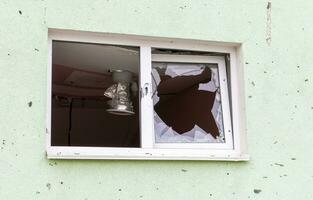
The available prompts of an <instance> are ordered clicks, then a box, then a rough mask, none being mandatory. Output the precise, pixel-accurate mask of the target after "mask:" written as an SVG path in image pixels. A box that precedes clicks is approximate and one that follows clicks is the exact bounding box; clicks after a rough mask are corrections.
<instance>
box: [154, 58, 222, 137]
mask: <svg viewBox="0 0 313 200" xmlns="http://www.w3.org/2000/svg"><path fill="white" fill-rule="evenodd" d="M217 67H218V66H217V65H216V64H189V63H188V64H187V63H167V62H153V64H152V85H153V103H154V128H155V141H156V143H224V142H225V139H224V129H223V117H222V105H221V94H220V82H219V74H218V68H217Z"/></svg>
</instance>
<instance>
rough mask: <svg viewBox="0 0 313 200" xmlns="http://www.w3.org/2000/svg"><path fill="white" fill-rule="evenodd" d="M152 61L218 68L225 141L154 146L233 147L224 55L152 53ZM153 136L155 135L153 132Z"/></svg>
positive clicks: (190, 147) (159, 146)
mask: <svg viewBox="0 0 313 200" xmlns="http://www.w3.org/2000/svg"><path fill="white" fill-rule="evenodd" d="M151 60H152V62H173V63H194V64H197V63H198V64H216V65H217V69H218V76H219V84H220V92H221V99H222V100H221V103H222V112H223V129H224V130H223V132H224V137H225V143H156V142H154V147H155V148H186V149H193V148H205V149H233V148H234V145H233V131H232V124H231V118H230V107H229V97H228V84H227V72H226V63H225V62H226V61H225V57H224V56H196V55H166V54H152V58H151ZM153 137H154V138H155V135H154V133H153Z"/></svg>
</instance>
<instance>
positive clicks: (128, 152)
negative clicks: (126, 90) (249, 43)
mask: <svg viewBox="0 0 313 200" xmlns="http://www.w3.org/2000/svg"><path fill="white" fill-rule="evenodd" d="M53 40H60V41H72V42H85V43H98V44H111V45H127V46H137V47H140V87H141V88H142V89H143V88H146V89H147V91H148V94H146V95H142V98H141V106H140V108H141V109H140V121H141V123H140V129H141V133H140V137H141V147H140V148H116V147H77V146H66V147H64V146H51V95H52V41H53ZM152 48H165V49H166V48H167V49H177V50H190V51H206V52H216V53H224V54H228V55H229V57H228V58H229V61H230V67H229V69H230V85H231V90H230V91H231V92H230V94H229V97H230V99H231V102H230V103H231V109H230V108H229V106H227V104H228V105H229V99H228V95H225V93H223V95H222V94H221V95H222V98H224V99H222V107H223V121H224V122H223V123H224V127H226V129H227V130H230V131H231V133H230V135H232V138H231V139H232V141H231V143H227V144H224V145H223V143H219V144H203V145H202V144H200V145H199V144H169V145H172V146H166V145H165V146H164V145H163V146H162V145H161V146H160V145H159V144H156V143H155V141H154V140H155V136H154V121H153V120H154V119H153V102H152V98H151V94H152V84H151V70H152V68H151V65H152V61H153V60H154V61H156V60H158V59H159V60H163V61H165V60H166V59H172V60H176V61H180V62H191V61H192V62H193V63H195V62H197V60H198V62H202V61H205V63H217V64H218V67H219V73H222V74H223V75H222V77H226V66H225V60H224V59H221V57H218V56H209V57H208V56H201V57H195V56H193V57H192V58H191V57H188V56H187V57H186V56H185V57H184V58H183V57H180V56H167V57H164V56H161V55H152V52H151V49H152ZM48 49H49V50H48V52H49V54H48V67H47V121H46V135H47V137H46V138H47V141H46V151H47V157H48V158H49V159H138V160H139V159H154V160H231V161H242V160H249V156H248V154H247V145H246V134H245V128H244V127H245V112H244V90H243V87H244V82H243V80H244V79H243V68H242V66H243V65H242V62H241V59H240V58H241V48H240V45H239V44H235V43H213V42H208V41H199V40H187V39H171V38H157V37H145V36H135V35H122V34H112V33H94V32H83V31H72V30H60V29H49V31H48ZM202 63H203V62H202ZM221 80H225V84H220V87H226V86H227V83H226V81H227V79H226V78H223V79H220V83H221ZM222 90H224V91H225V90H226V88H221V92H222ZM223 102H224V103H223ZM227 107H228V108H227ZM143 108H144V110H142V109H143ZM224 108H226V110H224ZM143 111H144V112H143ZM224 112H226V114H225V117H224ZM227 112H229V113H231V118H230V115H229V114H227ZM227 116H229V117H228V118H227ZM225 123H226V126H225ZM228 132H229V131H226V132H225V131H224V133H225V139H226V140H227V137H226V136H227V133H228ZM228 141H230V139H228ZM173 145H174V146H173ZM216 145H218V146H216ZM225 145H226V146H225Z"/></svg>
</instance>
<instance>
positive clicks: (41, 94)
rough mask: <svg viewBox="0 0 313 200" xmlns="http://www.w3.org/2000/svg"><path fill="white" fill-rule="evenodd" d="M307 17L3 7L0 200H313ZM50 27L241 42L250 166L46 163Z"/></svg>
mask: <svg viewBox="0 0 313 200" xmlns="http://www.w3.org/2000/svg"><path fill="white" fill-rule="evenodd" d="M269 7H270V9H269ZM312 13H313V3H312V2H311V1H308V0H300V1H292V0H288V1H283V0H275V1H272V3H271V4H270V5H269V4H268V1H263V0H254V1H244V0H237V1H227V0H221V1H217V0H212V1H204V0H203V1H200V0H199V1H197V0H194V1H187V0H181V1H180V0H172V1H165V0H162V1H161V0H159V1H148V0H140V1H139V0H138V1H126V0H125V1H122V0H120V1H117V0H106V1H104V0H98V1H95V0H94V1H84V0H75V1H74V0H67V1H61V0H57V1H56V0H54V1H52V0H51V1H44V0H43V1H39V0H28V1H25V0H20V1H17V0H1V1H0V199H11V200H14V199H82V200H85V199H88V200H92V199H180V200H183V199H186V200H187V199H188V200H189V199H219V200H220V199H240V200H242V199H275V200H277V199H284V200H288V199H313V192H312V188H313V161H312V155H313V148H312V142H313V134H312V133H313V123H312V121H313V93H312V88H313V67H312V63H313V59H312V52H313V42H312V41H313V26H312V22H313V15H312ZM48 27H53V28H66V29H75V30H88V31H97V32H113V33H126V34H139V35H148V36H165V37H178V38H193V39H203V40H213V41H227V42H242V43H243V54H244V63H245V65H244V67H245V89H246V108H247V133H248V142H249V153H250V155H251V161H249V162H239V163H235V162H203V161H201V162H195V161H86V160H81V161H79V160H72V161H69V160H67V161H66V160H47V159H46V155H45V149H44V145H45V144H44V143H45V108H46V105H45V100H46V67H47V28H48ZM268 38H270V39H268ZM30 102H31V103H30Z"/></svg>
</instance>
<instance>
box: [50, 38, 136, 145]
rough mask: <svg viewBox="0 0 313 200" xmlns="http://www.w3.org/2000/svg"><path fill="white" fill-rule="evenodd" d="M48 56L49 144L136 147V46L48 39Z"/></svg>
mask: <svg viewBox="0 0 313 200" xmlns="http://www.w3.org/2000/svg"><path fill="white" fill-rule="evenodd" d="M52 52H53V55H52V63H53V66H52V124H51V125H52V135H51V140H52V141H51V144H52V146H98V147H139V146H140V131H139V95H138V73H139V48H138V47H130V46H116V45H100V44H88V43H74V42H63V41H53V49H52ZM122 74H123V75H122ZM104 94H105V95H104Z"/></svg>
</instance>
